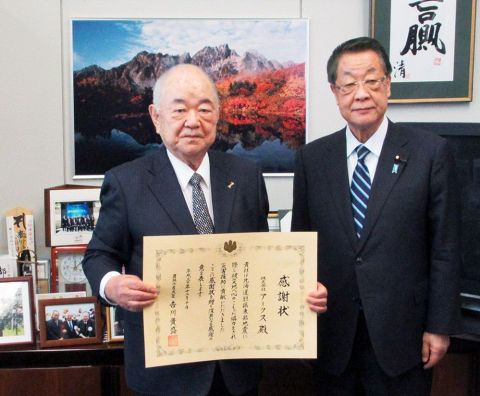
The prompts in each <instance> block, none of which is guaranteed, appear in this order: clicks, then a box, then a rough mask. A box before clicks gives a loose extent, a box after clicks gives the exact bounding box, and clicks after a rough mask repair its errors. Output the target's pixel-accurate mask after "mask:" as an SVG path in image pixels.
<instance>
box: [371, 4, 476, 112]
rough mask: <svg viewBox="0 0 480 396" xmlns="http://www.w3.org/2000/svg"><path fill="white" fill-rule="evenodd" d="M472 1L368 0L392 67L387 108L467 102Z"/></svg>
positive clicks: (374, 32) (374, 28) (373, 31)
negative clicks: (395, 105) (390, 91)
mask: <svg viewBox="0 0 480 396" xmlns="http://www.w3.org/2000/svg"><path fill="white" fill-rule="evenodd" d="M475 8H476V0H465V1H456V2H451V1H446V2H440V1H417V2H404V1H391V0H371V35H372V37H374V38H376V39H377V40H379V41H380V42H381V43H382V45H383V46H384V47H385V49H386V50H387V53H388V54H389V57H390V62H391V64H392V69H393V70H392V94H391V96H390V102H391V103H414V102H471V101H472V83H473V55H474V40H475Z"/></svg>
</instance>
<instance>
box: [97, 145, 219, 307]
mask: <svg viewBox="0 0 480 396" xmlns="http://www.w3.org/2000/svg"><path fill="white" fill-rule="evenodd" d="M167 155H168V159H169V160H170V163H171V164H172V167H173V170H174V171H175V175H176V176H177V180H178V184H179V185H180V188H181V189H182V193H183V197H184V198H185V202H186V204H187V206H188V210H189V211H190V215H191V216H192V219H193V202H192V194H193V193H192V186H191V185H190V183H189V181H190V179H191V177H192V175H193V174H194V173H195V171H194V170H193V169H192V168H190V167H189V166H188V165H187V164H186V163H185V162H183V161H181V160H179V159H178V158H177V157H175V156H174V155H173V154H172V153H171V152H170V151H169V150H168V149H167ZM196 172H197V173H198V174H199V175H200V176H202V181H201V182H200V187H201V189H202V191H203V194H204V195H205V200H206V201H207V207H208V213H209V214H210V217H211V219H212V222H213V224H215V220H214V217H213V204H212V183H211V181H210V158H209V156H208V153H207V154H205V157H203V160H202V163H201V164H200V166H199V167H198V169H197V170H196ZM117 275H120V272H117V271H110V272H107V273H106V274H105V275H104V276H103V278H102V280H101V281H100V288H99V294H100V296H101V297H102V298H103V299H105V300H106V301H108V302H109V303H111V304H112V305H115V304H113V303H112V302H111V301H109V300H108V299H107V298H106V297H105V285H106V284H107V282H108V281H109V280H110V279H111V278H113V277H114V276H117Z"/></svg>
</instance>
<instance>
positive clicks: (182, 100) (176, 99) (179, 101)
mask: <svg viewBox="0 0 480 396" xmlns="http://www.w3.org/2000/svg"><path fill="white" fill-rule="evenodd" d="M172 102H173V103H178V104H185V103H186V100H185V99H181V98H175V99H173V101H172ZM204 103H207V104H211V105H213V104H214V102H213V101H212V100H211V99H208V98H205V99H201V100H200V101H199V102H198V104H204Z"/></svg>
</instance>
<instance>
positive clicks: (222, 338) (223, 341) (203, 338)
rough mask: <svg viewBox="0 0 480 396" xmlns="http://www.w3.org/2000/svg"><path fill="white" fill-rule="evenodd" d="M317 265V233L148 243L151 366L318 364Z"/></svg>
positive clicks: (158, 239) (183, 238)
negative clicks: (311, 303) (152, 296)
mask: <svg viewBox="0 0 480 396" xmlns="http://www.w3.org/2000/svg"><path fill="white" fill-rule="evenodd" d="M316 261H317V235H316V233H311V232H309V233H305V232H303V233H242V234H210V235H192V236H161V237H145V238H144V269H143V280H144V281H145V282H148V283H152V284H154V285H155V286H156V288H157V291H158V293H159V295H158V298H157V300H156V302H155V303H154V304H153V305H151V306H149V307H148V308H146V309H145V310H144V328H145V363H146V366H147V367H153V366H163V365H169V364H178V363H187V362H195V361H204V360H216V359H241V358H315V357H316V337H317V332H316V314H315V312H312V311H311V310H310V308H309V307H308V304H307V295H308V294H309V292H311V291H312V290H314V289H315V288H316V285H317V281H316V267H317V264H316ZM308 298H309V299H312V298H313V299H316V298H317V297H315V296H314V297H311V296H310V297H308ZM317 299H318V298H317Z"/></svg>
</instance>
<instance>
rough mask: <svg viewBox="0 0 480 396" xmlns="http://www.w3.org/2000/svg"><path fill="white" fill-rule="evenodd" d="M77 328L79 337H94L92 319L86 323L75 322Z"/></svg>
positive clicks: (81, 321)
mask: <svg viewBox="0 0 480 396" xmlns="http://www.w3.org/2000/svg"><path fill="white" fill-rule="evenodd" d="M77 326H78V329H79V336H80V337H81V336H84V337H95V322H94V321H93V320H92V319H88V320H87V323H85V322H84V321H83V320H79V321H78V322H77Z"/></svg>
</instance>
